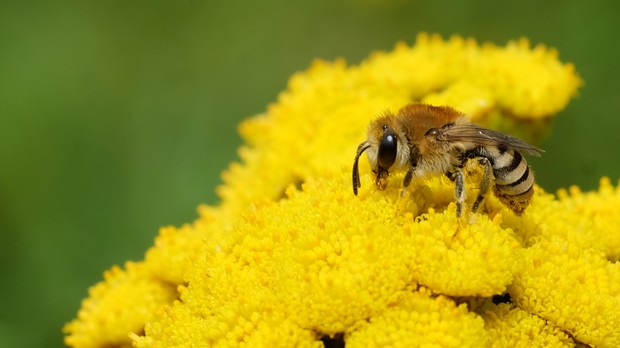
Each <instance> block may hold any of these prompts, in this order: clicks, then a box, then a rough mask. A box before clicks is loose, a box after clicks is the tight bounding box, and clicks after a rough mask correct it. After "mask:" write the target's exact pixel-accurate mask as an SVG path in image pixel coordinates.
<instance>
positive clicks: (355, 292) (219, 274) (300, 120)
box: [65, 35, 620, 347]
mask: <svg viewBox="0 0 620 348" xmlns="http://www.w3.org/2000/svg"><path fill="white" fill-rule="evenodd" d="M579 85H580V80H579V78H578V77H577V75H576V74H575V72H574V69H573V67H572V65H570V64H562V63H560V62H559V61H558V60H557V54H556V53H555V51H553V50H550V49H547V48H545V47H543V46H537V47H536V48H534V49H532V48H530V46H529V44H528V43H527V41H525V40H520V41H518V42H513V43H509V44H508V45H507V46H506V47H497V46H494V45H489V44H485V45H479V44H477V43H476V42H475V41H473V40H470V39H467V40H465V39H461V38H458V37H456V38H453V39H450V40H448V41H445V40H443V39H441V38H439V37H437V36H428V35H421V36H419V37H418V41H417V43H416V45H414V46H413V47H408V46H406V45H404V44H400V45H398V46H397V47H396V49H395V50H394V51H393V52H389V53H375V54H373V55H372V56H371V57H370V58H369V59H368V60H366V61H364V62H362V63H361V64H360V65H357V66H350V67H347V66H346V64H345V63H344V62H343V61H337V62H335V63H327V62H315V63H314V64H313V65H312V67H311V68H310V69H309V70H308V71H306V72H303V73H299V74H296V75H295V76H293V77H292V78H291V81H290V83H289V87H288V89H287V90H286V91H285V92H283V93H282V94H281V95H280V96H279V98H278V102H277V103H275V104H273V105H270V106H269V107H268V109H267V111H266V112H265V113H264V114H262V115H258V116H256V117H254V118H252V119H250V120H248V121H246V122H244V123H243V124H242V125H241V128H240V129H241V134H242V135H243V137H244V139H245V140H246V145H245V146H243V147H242V148H241V149H240V155H241V158H242V163H240V164H232V165H231V167H230V168H229V169H228V170H227V171H225V172H224V174H223V178H224V182H225V183H224V185H223V186H221V187H220V188H219V189H218V192H219V194H220V197H221V202H220V204H219V205H218V206H214V207H207V206H203V207H201V208H200V210H199V211H200V217H199V219H197V220H196V221H195V222H193V223H192V224H188V225H185V226H182V227H180V228H174V227H166V228H163V229H162V230H161V232H160V235H159V237H157V239H156V240H155V245H154V246H153V247H152V248H150V249H149V250H148V251H147V253H146V257H145V260H144V261H140V262H136V263H128V264H127V265H126V267H125V269H124V270H121V269H120V268H113V270H112V271H109V272H108V273H106V276H105V279H104V281H103V282H102V283H100V284H98V285H96V286H94V287H93V288H92V289H91V291H90V294H89V298H87V299H86V300H84V302H83V305H82V309H81V310H80V312H79V313H78V318H77V319H75V320H74V321H73V322H71V323H69V324H67V326H66V327H65V332H66V334H67V336H66V338H65V342H66V343H67V344H68V345H70V346H74V347H106V346H130V345H132V344H133V345H135V346H138V347H170V346H179V347H184V346H188V347H189V346H220V347H228V346H258V347H262V346H269V347H291V346H301V347H323V346H325V345H328V346H329V345H330V344H333V343H336V344H338V342H339V344H343V343H346V346H347V347H356V346H357V347H362V346H387V345H389V346H394V347H412V346H429V347H481V346H482V347H483V346H490V345H493V346H497V347H500V346H507V345H510V346H523V347H529V346H572V345H574V344H575V342H582V343H585V344H590V345H596V346H600V347H617V346H620V337H619V336H618V331H619V330H618V329H617V328H618V324H619V323H618V320H619V319H618V317H619V316H618V314H617V313H619V312H620V307H619V302H620V291H619V289H618V284H620V270H619V266H618V263H612V261H614V260H617V259H618V256H619V255H618V254H619V251H618V246H619V245H620V236H618V234H617V233H613V232H614V231H615V230H614V228H615V226H617V222H618V221H619V218H620V215H619V213H618V211H620V210H619V209H618V204H619V203H620V202H619V200H620V191H619V190H618V188H614V187H612V186H611V184H609V181H608V180H607V181H605V180H604V181H603V182H602V185H601V189H600V190H599V192H594V193H581V192H579V191H578V190H577V189H574V188H573V189H571V190H570V194H569V193H568V192H566V191H561V192H560V193H559V197H560V198H559V199H557V198H555V197H554V196H553V195H550V194H548V193H545V192H544V191H543V190H542V189H540V188H538V187H537V190H536V194H535V196H534V198H533V200H532V204H531V206H530V207H529V208H528V209H527V210H526V212H525V214H524V215H523V216H521V217H517V216H515V215H513V214H512V213H511V212H509V211H508V210H507V209H506V208H505V207H504V206H503V205H501V204H500V203H499V201H498V200H497V199H496V198H494V197H493V196H492V195H490V196H489V197H488V198H487V199H486V201H485V204H484V207H483V209H482V213H481V214H470V215H468V216H466V217H464V218H462V219H457V217H456V214H455V206H454V203H453V201H454V198H453V196H454V193H453V191H454V188H453V185H452V184H451V183H450V182H449V181H448V180H447V179H444V178H440V177H430V178H426V179H424V180H419V181H418V182H415V183H413V184H412V187H411V195H410V196H409V197H407V198H403V197H401V196H400V183H401V182H402V175H401V176H399V175H393V176H392V177H390V179H389V182H388V187H387V189H386V190H385V191H379V190H377V189H376V188H374V187H373V185H372V177H371V176H372V174H371V173H370V168H369V166H368V163H367V161H365V160H363V161H362V162H361V167H360V171H361V173H362V182H363V183H364V186H363V187H362V188H361V189H360V192H359V195H358V196H354V195H353V193H352V192H351V191H352V190H351V177H350V175H351V174H350V173H351V172H350V170H351V165H352V160H353V155H354V152H355V147H356V146H357V144H359V142H360V141H361V140H363V139H364V135H365V131H366V127H367V125H368V122H369V121H370V120H371V119H372V118H373V117H375V116H376V115H378V114H380V113H382V112H384V111H385V110H386V109H389V110H395V109H398V108H400V107H401V106H403V105H405V104H407V103H409V102H411V101H413V100H421V101H425V102H429V103H435V104H448V105H451V106H453V107H455V108H457V109H459V110H462V111H464V112H466V113H468V114H469V115H471V117H472V118H473V119H474V120H475V121H476V122H478V123H482V124H486V125H487V126H495V127H499V128H502V127H503V128H506V127H508V128H510V127H514V128H515V129H520V130H521V131H527V132H528V134H533V133H535V132H536V131H540V130H542V128H544V127H542V126H543V124H544V123H545V122H546V121H547V120H548V119H549V118H550V117H552V116H553V115H554V114H556V113H557V112H558V111H560V110H561V109H562V108H564V107H565V106H566V104H567V103H568V101H569V100H570V98H571V97H572V96H574V94H575V93H576V90H577V88H578V87H579ZM470 167H471V168H470ZM467 172H468V173H469V174H468V177H467V185H466V187H467V188H468V189H469V190H471V192H470V195H469V196H470V197H475V191H476V185H477V184H476V183H477V182H478V181H477V180H476V177H477V176H479V168H477V167H476V166H475V165H473V166H468V171H467ZM497 299H501V300H502V302H506V303H501V304H498V305H496V304H494V303H493V301H492V300H496V301H495V302H497Z"/></svg>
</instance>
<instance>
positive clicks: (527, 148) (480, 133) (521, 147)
mask: <svg viewBox="0 0 620 348" xmlns="http://www.w3.org/2000/svg"><path fill="white" fill-rule="evenodd" d="M442 133H443V134H444V136H445V137H446V140H447V141H450V142H467V143H473V144H476V145H482V146H497V145H500V144H501V145H505V146H506V147H508V148H510V149H513V150H516V151H519V152H525V153H527V154H530V155H533V156H537V157H540V156H541V155H542V154H543V152H545V151H544V150H542V149H539V148H537V147H536V146H533V145H530V144H528V143H526V142H525V141H523V140H521V139H519V138H516V137H513V136H512V135H508V134H504V133H501V132H498V131H494V130H491V129H487V128H483V127H480V126H478V125H475V124H473V123H466V124H457V125H454V126H452V127H450V128H448V129H445V130H444V129H442Z"/></svg>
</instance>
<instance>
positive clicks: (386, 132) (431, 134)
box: [353, 103, 544, 216]
mask: <svg viewBox="0 0 620 348" xmlns="http://www.w3.org/2000/svg"><path fill="white" fill-rule="evenodd" d="M364 152H366V154H367V156H368V160H369V161H370V164H371V167H372V171H373V173H374V176H375V184H376V186H377V188H378V189H380V190H384V189H385V187H386V186H387V179H388V176H389V173H390V172H394V171H405V172H406V173H405V178H404V180H403V193H404V192H406V190H407V187H408V186H409V184H410V183H411V181H412V180H413V179H414V178H417V177H424V176H428V175H441V174H443V175H446V176H447V177H448V178H449V179H450V180H451V181H452V182H454V184H455V189H454V193H455V196H456V213H457V216H461V214H462V211H463V204H464V202H465V182H464V172H463V168H464V166H465V163H466V162H467V161H468V160H470V159H476V160H478V162H479V164H480V165H481V166H482V168H483V175H482V179H481V182H480V192H479V194H478V196H477V197H476V200H475V201H474V203H473V205H472V209H471V211H472V212H476V211H477V210H478V208H479V207H480V204H481V203H482V201H483V200H484V197H485V196H486V194H487V193H488V191H489V189H490V188H491V187H492V188H493V193H494V194H495V196H496V197H497V198H498V199H499V200H500V201H501V202H502V203H503V204H504V205H506V206H507V207H508V208H509V209H510V210H512V211H513V212H514V213H515V214H516V215H521V214H523V212H524V211H525V208H527V206H528V205H529V203H530V200H531V198H532V195H533V194H534V173H533V171H532V170H531V169H530V168H529V166H528V165H527V161H526V160H525V158H524V157H523V156H522V155H521V153H527V154H530V155H533V156H541V155H542V153H543V152H544V151H543V150H541V149H539V148H537V147H535V146H532V145H530V144H528V143H526V142H524V141H523V140H521V139H518V138H515V137H513V136H510V135H507V134H504V133H501V132H498V131H494V130H491V129H487V128H484V127H481V126H478V125H476V124H474V123H472V122H470V121H469V120H468V118H467V117H466V115H465V114H463V113H461V112H459V111H457V110H455V109H453V108H451V107H447V106H432V105H428V104H422V103H413V104H409V105H406V106H405V107H403V108H401V109H400V110H399V111H398V112H397V113H396V114H393V113H386V114H385V115H383V116H381V117H379V118H377V119H376V120H374V121H373V122H371V123H370V126H369V127H368V134H367V139H366V140H365V141H363V142H362V143H361V144H360V145H359V146H358V148H357V153H356V155H355V160H354V162H353V193H354V194H356V195H357V191H358V189H359V188H360V187H361V182H360V176H359V166H358V163H359V158H360V156H361V155H362V153H364Z"/></svg>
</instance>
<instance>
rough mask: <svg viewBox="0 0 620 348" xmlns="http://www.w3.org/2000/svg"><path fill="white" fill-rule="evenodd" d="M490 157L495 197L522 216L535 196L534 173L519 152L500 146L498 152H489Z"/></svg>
mask: <svg viewBox="0 0 620 348" xmlns="http://www.w3.org/2000/svg"><path fill="white" fill-rule="evenodd" d="M488 155H489V156H488V157H490V158H489V160H491V164H492V166H493V176H494V177H495V186H494V187H493V191H494V193H495V196H496V197H497V198H499V200H500V201H502V203H504V204H505V205H506V206H508V207H509V208H510V209H511V210H512V211H513V212H514V213H515V214H517V215H521V214H522V213H523V211H524V210H525V208H527V206H528V205H529V203H530V199H531V198H532V195H533V194H534V173H533V172H532V170H531V169H530V168H529V166H528V165H527V161H526V160H525V158H523V156H521V154H520V153H519V152H517V151H513V150H510V149H506V148H505V147H501V146H500V147H498V149H497V150H496V151H488Z"/></svg>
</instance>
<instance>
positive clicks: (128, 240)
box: [0, 0, 620, 347]
mask: <svg viewBox="0 0 620 348" xmlns="http://www.w3.org/2000/svg"><path fill="white" fill-rule="evenodd" d="M617 4H618V3H617V2H613V1H596V2H594V1H592V2H586V1H540V0H537V1H519V2H500V1H469V2H456V1H454V2H452V1H411V2H407V1H380V0H376V1H372V0H364V1H353V0H349V1H343V0H341V1H305V2H302V1H298V2H292V1H284V0H281V1H275V0H271V1H209V2H200V1H175V2H172V1H171V2H166V3H164V2H159V1H133V2H124V1H100V2H98V3H95V2H92V3H91V2H82V1H75V2H73V3H71V2H54V3H52V2H45V3H44V2H40V3H38V2H35V1H22V2H17V1H14V2H12V3H9V2H3V3H2V4H0V161H1V162H0V163H1V166H0V276H1V278H0V279H1V281H2V283H1V286H0V346H1V347H43V346H46V347H59V346H62V334H61V332H60V330H61V327H62V325H63V324H64V323H65V322H67V321H69V320H71V319H72V318H73V317H74V315H75V314H76V312H77V310H78V308H79V306H80V301H81V299H82V298H84V297H85V296H86V295H87V289H88V287H89V286H90V285H93V284H94V283H96V282H97V281H99V280H100V279H101V277H102V272H103V271H104V270H105V269H108V268H109V267H110V266H112V265H114V264H122V263H123V262H124V261H126V260H140V259H142V258H143V254H144V252H145V250H146V249H147V248H148V247H149V246H150V245H151V244H152V241H153V238H154V237H155V236H156V235H157V232H158V228H159V227H160V226H164V225H180V224H182V223H184V222H190V221H192V220H193V219H194V218H195V217H196V213H195V209H196V206H197V205H198V204H199V203H209V204H215V203H217V197H216V195H215V193H214V189H215V186H216V185H217V184H218V183H219V182H220V179H219V175H220V172H221V171H222V170H223V169H224V168H226V166H227V164H228V163H229V162H230V161H231V160H234V159H236V148H237V147H238V146H239V144H240V142H241V140H240V138H239V136H238V135H237V132H236V125H237V124H238V122H239V121H240V120H242V119H243V118H245V117H248V116H251V115H253V114H256V113H259V112H261V111H263V110H264V109H265V108H266V106H267V104H268V103H270V102H273V101H274V100H275V99H276V96H277V94H278V92H279V91H281V90H283V89H284V88H285V86H286V82H287V79H288V77H289V76H290V75H291V74H292V73H294V72H296V71H299V70H303V69H305V68H306V67H307V66H308V65H309V64H310V62H311V61H312V60H313V59H314V58H323V59H328V60H332V59H335V58H336V57H344V58H346V59H347V61H349V62H351V63H357V62H360V61H361V60H362V59H363V58H364V57H366V56H367V55H368V54H369V53H370V52H371V51H373V50H390V49H391V48H392V47H393V46H394V44H395V43H396V42H397V41H400V40H405V41H407V42H409V43H412V42H413V40H414V38H415V36H416V33H418V32H419V31H428V32H437V33H440V34H443V35H444V36H448V35H451V34H461V35H465V36H473V37H475V38H477V39H478V40H480V41H492V42H495V43H497V44H502V45H503V44H504V43H505V42H506V41H507V40H509V39H513V38H518V37H520V36H527V37H529V38H530V39H531V41H532V42H533V43H545V44H548V45H550V46H553V47H556V48H558V50H559V52H560V58H561V59H562V60H563V61H570V62H573V63H575V65H576V67H577V70H578V71H579V73H580V74H581V76H582V78H583V79H584V80H585V82H586V84H585V86H584V87H583V88H582V90H581V93H580V95H579V97H578V98H577V99H576V100H574V101H572V102H571V104H570V105H569V107H568V108H567V109H566V111H564V112H562V113H561V114H560V115H559V117H558V119H557V121H556V123H555V127H554V131H553V132H552V134H551V136H550V137H549V139H547V140H546V141H545V142H544V143H543V144H541V146H542V147H543V148H544V149H546V150H547V152H546V154H545V156H544V157H543V158H542V159H534V160H532V165H533V166H534V167H535V168H536V171H537V175H538V180H539V182H540V183H541V184H542V185H543V186H544V187H546V188H547V189H549V190H555V189H557V188H559V187H562V186H567V185H570V184H578V185H580V186H582V187H583V188H585V189H593V188H595V187H597V185H598V179H599V177H600V176H602V175H608V176H610V177H612V179H613V180H614V182H615V180H616V179H617V178H618V177H619V176H620V163H619V160H618V159H619V156H618V149H619V146H618V144H619V140H618V139H619V137H620V135H619V133H620V132H619V131H618V130H619V129H620V127H619V126H620V121H619V120H618V117H619V116H620V97H619V94H620V93H619V92H618V91H619V90H620V72H619V63H620V45H619V39H618V37H619V34H620V20H618V18H620V11H619V10H620V6H619V5H617Z"/></svg>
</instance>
